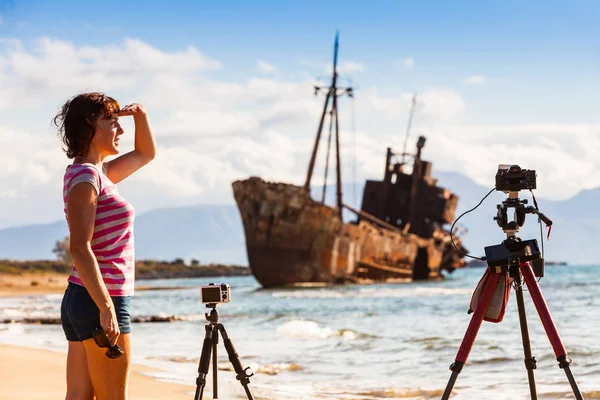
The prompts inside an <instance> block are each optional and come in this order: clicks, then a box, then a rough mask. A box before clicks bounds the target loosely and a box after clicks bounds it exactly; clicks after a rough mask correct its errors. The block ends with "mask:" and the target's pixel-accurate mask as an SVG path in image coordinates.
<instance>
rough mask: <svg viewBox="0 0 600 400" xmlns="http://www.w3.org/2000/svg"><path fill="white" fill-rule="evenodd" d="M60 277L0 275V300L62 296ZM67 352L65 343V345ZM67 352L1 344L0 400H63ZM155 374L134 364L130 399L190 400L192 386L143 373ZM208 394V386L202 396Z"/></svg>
mask: <svg viewBox="0 0 600 400" xmlns="http://www.w3.org/2000/svg"><path fill="white" fill-rule="evenodd" d="M66 279H67V276H66V275H63V274H43V275H42V274H22V275H5V274H1V275H0V297H8V296H30V295H43V294H50V293H62V292H63V291H64V290H65V288H66V285H67V282H66ZM65 349H66V344H65ZM66 356H67V354H66V352H65V353H59V352H55V351H48V350H42V349H33V348H29V347H22V346H14V345H7V344H0V376H2V384H1V385H0V400H4V399H6V400H8V399H11V400H13V399H20V400H34V399H36V400H37V399H62V398H64V396H65V393H66V382H65V365H66ZM152 371H157V370H154V369H152V368H149V367H146V366H142V365H133V367H132V372H131V381H130V388H129V399H131V400H145V399H149V400H150V399H167V398H168V399H172V400H177V399H190V398H193V397H194V392H195V390H196V387H195V386H184V385H180V384H174V383H166V382H160V381H157V380H155V379H153V378H151V377H149V376H146V375H144V373H149V372H152ZM210 392H211V389H210V386H209V385H207V388H206V390H205V395H204V397H205V398H207V396H208V394H209V393H210Z"/></svg>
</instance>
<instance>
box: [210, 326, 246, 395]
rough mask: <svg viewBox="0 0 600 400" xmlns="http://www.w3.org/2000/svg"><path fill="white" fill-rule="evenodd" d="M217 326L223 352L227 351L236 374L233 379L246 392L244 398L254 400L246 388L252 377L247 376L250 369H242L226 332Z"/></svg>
mask: <svg viewBox="0 0 600 400" xmlns="http://www.w3.org/2000/svg"><path fill="white" fill-rule="evenodd" d="M217 326H218V328H219V331H220V332H221V336H223V344H224V345H225V350H227V355H228V356H229V361H230V362H231V364H232V365H233V369H234V370H235V373H236V374H237V375H236V376H235V378H236V379H237V380H238V381H240V383H241V384H242V386H243V387H244V390H245V391H246V396H248V400H254V397H252V393H251V392H250V388H248V384H249V383H250V379H249V378H250V377H251V376H253V375H254V373H252V372H251V373H250V374H248V372H247V371H248V370H249V369H250V367H247V368H245V369H244V367H242V363H241V362H240V358H239V357H238V353H237V352H236V351H235V348H234V347H233V343H232V342H231V339H229V336H228V335H227V331H226V330H225V327H224V326H223V324H218V325H217Z"/></svg>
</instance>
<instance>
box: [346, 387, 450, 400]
mask: <svg viewBox="0 0 600 400" xmlns="http://www.w3.org/2000/svg"><path fill="white" fill-rule="evenodd" d="M443 394H444V391H443V390H441V389H411V388H402V389H381V390H369V391H364V392H358V393H356V395H358V396H366V397H368V398H380V399H439V398H440V397H441V396H442V395H443Z"/></svg>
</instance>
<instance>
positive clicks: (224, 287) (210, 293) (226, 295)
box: [200, 283, 231, 304]
mask: <svg viewBox="0 0 600 400" xmlns="http://www.w3.org/2000/svg"><path fill="white" fill-rule="evenodd" d="M200 301H201V302H202V303H203V304H218V303H229V302H230V301H231V287H230V286H229V285H228V284H226V283H221V284H219V285H215V284H214V283H209V284H208V285H203V286H201V287H200Z"/></svg>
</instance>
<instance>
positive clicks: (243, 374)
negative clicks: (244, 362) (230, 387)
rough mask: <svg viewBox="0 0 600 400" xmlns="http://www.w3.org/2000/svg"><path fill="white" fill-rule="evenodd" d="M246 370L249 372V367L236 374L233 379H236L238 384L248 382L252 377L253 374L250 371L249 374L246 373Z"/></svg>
mask: <svg viewBox="0 0 600 400" xmlns="http://www.w3.org/2000/svg"><path fill="white" fill-rule="evenodd" d="M248 370H250V367H246V368H244V370H243V371H242V372H240V373H239V374H237V375H236V376H235V379H237V380H238V381H240V382H246V383H247V382H250V379H248V378H250V377H251V376H254V372H252V370H250V373H248Z"/></svg>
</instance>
